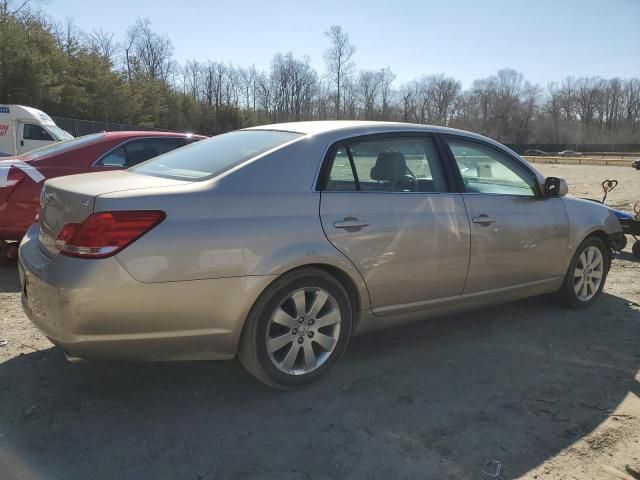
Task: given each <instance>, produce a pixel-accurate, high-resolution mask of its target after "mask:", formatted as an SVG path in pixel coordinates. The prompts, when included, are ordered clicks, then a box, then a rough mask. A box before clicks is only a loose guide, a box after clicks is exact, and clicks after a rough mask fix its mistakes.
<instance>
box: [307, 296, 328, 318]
mask: <svg viewBox="0 0 640 480" xmlns="http://www.w3.org/2000/svg"><path fill="white" fill-rule="evenodd" d="M328 299H329V295H328V294H327V292H325V291H324V290H318V293H316V298H314V299H313V304H312V305H311V309H310V310H309V316H310V317H311V318H316V317H317V316H318V313H319V312H320V310H322V307H324V305H325V304H326V303H327V300H328Z"/></svg>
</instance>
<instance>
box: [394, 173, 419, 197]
mask: <svg viewBox="0 0 640 480" xmlns="http://www.w3.org/2000/svg"><path fill="white" fill-rule="evenodd" d="M409 185H410V186H411V187H410V188H401V187H402V186H405V187H409ZM391 190H392V191H394V192H395V191H398V190H409V191H411V192H417V191H418V190H419V187H418V179H417V178H416V177H414V176H413V175H411V174H409V173H405V174H404V175H403V176H402V177H399V178H396V179H394V180H393V182H391Z"/></svg>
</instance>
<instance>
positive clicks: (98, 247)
mask: <svg viewBox="0 0 640 480" xmlns="http://www.w3.org/2000/svg"><path fill="white" fill-rule="evenodd" d="M165 217H166V215H165V213H164V212H161V211H159V210H129V211H115V212H98V213H94V214H92V215H90V216H89V217H87V219H86V220H85V221H84V222H82V223H67V224H66V225H65V226H64V227H62V230H60V233H59V234H58V238H57V239H56V246H57V247H58V248H59V249H60V253H61V254H63V255H67V256H69V257H81V258H105V257H109V256H111V255H115V254H116V253H118V252H119V251H120V250H122V249H123V248H125V247H126V246H127V245H130V244H131V243H133V242H135V241H136V240H137V239H138V238H140V237H141V236H142V235H144V234H145V233H147V232H148V231H149V230H151V229H152V228H153V227H155V226H156V225H158V224H159V223H160V222H162V221H163V220H164V219H165Z"/></svg>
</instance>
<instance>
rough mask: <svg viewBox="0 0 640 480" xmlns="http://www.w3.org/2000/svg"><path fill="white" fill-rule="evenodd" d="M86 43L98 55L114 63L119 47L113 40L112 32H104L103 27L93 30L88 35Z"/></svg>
mask: <svg viewBox="0 0 640 480" xmlns="http://www.w3.org/2000/svg"><path fill="white" fill-rule="evenodd" d="M88 43H89V46H90V48H91V49H92V50H93V51H95V52H96V53H98V55H100V56H102V57H104V58H105V59H107V60H108V61H109V62H111V64H112V65H113V64H114V63H115V58H116V54H117V53H118V50H119V48H120V47H119V45H118V43H117V42H116V41H115V39H114V36H113V33H109V32H105V31H104V30H103V29H100V30H94V31H93V32H91V34H90V35H89V36H88Z"/></svg>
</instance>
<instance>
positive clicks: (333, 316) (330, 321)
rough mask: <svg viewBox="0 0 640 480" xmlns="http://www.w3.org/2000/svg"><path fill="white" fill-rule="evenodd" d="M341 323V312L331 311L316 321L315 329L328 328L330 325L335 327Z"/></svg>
mask: <svg viewBox="0 0 640 480" xmlns="http://www.w3.org/2000/svg"><path fill="white" fill-rule="evenodd" d="M339 321H340V311H339V310H337V309H336V310H332V311H330V312H329V313H327V314H326V315H325V316H323V317H320V318H318V319H317V320H316V324H315V327H316V328H322V327H328V326H329V325H335V324H336V323H338V322H339Z"/></svg>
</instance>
